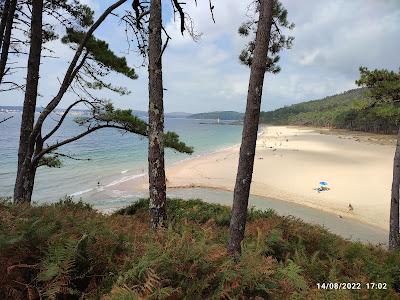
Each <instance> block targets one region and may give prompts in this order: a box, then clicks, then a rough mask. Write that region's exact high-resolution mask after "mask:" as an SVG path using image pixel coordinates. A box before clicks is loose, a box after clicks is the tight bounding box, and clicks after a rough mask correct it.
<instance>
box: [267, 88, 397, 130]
mask: <svg viewBox="0 0 400 300" xmlns="http://www.w3.org/2000/svg"><path fill="white" fill-rule="evenodd" d="M399 120H400V107H398V106H396V105H395V104H389V103H384V104H376V105H373V100H372V99H370V98H369V97H368V90H367V89H365V88H359V89H353V90H349V91H347V92H344V93H342V94H338V95H334V96H329V97H326V98H323V99H319V100H313V101H307V102H302V103H298V104H294V105H291V106H285V107H283V108H279V109H277V110H274V111H269V112H262V113H261V122H262V123H268V124H276V125H303V126H304V125H305V126H323V127H331V128H343V129H350V130H358V131H367V132H374V133H387V134H391V133H394V132H396V131H397V128H398V122H399Z"/></svg>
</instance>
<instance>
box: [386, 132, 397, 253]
mask: <svg viewBox="0 0 400 300" xmlns="http://www.w3.org/2000/svg"><path fill="white" fill-rule="evenodd" d="M399 187H400V128H399V131H398V134H397V145H396V152H395V154H394V160H393V181H392V197H391V202H390V226H389V227H390V229H389V250H395V249H398V248H399V247H400V245H399Z"/></svg>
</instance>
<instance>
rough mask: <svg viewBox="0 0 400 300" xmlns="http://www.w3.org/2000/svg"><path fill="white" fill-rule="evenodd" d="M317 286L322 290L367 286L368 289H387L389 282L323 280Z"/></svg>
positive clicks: (356, 288) (355, 288)
mask: <svg viewBox="0 0 400 300" xmlns="http://www.w3.org/2000/svg"><path fill="white" fill-rule="evenodd" d="M317 288H318V289H320V290H361V289H362V288H366V289H368V290H373V289H375V290H386V289H387V283H385V282H367V283H360V282H323V283H317Z"/></svg>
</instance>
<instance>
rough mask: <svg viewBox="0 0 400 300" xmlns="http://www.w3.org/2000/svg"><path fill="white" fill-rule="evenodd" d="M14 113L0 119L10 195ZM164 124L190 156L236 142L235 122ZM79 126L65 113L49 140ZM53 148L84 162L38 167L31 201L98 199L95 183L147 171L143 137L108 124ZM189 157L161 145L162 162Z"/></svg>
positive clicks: (1, 170)
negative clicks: (189, 149)
mask: <svg viewBox="0 0 400 300" xmlns="http://www.w3.org/2000/svg"><path fill="white" fill-rule="evenodd" d="M2 116H9V115H5V114H4V115H1V114H0V119H1V117H2ZM20 118H21V115H20V114H15V117H14V118H13V119H11V120H9V121H7V122H5V123H3V124H0V195H1V196H11V195H12V191H13V184H14V180H15V174H16V163H17V152H18V139H19V124H20ZM56 118H57V116H55V119H56ZM204 123H207V124H204ZM54 124H55V121H52V120H50V121H49V122H48V123H47V124H46V128H47V129H49V128H52V127H53V126H54ZM165 126H166V130H172V131H175V132H177V133H178V134H179V135H180V137H181V139H182V140H183V141H184V142H186V143H187V144H188V145H190V146H193V147H194V149H195V153H194V154H193V155H192V156H197V155H204V154H206V153H210V152H213V151H216V150H218V149H222V148H226V147H229V146H232V145H234V144H237V143H239V142H240V136H241V128H242V127H241V126H238V125H218V124H213V121H208V122H207V121H204V120H201V121H200V120H192V119H172V118H171V119H168V118H167V119H166V121H165ZM82 130H84V129H82V128H80V127H79V126H77V125H76V124H75V123H74V122H73V118H72V117H70V118H67V119H66V120H65V124H64V125H63V127H62V128H60V130H59V132H58V135H57V136H56V137H55V139H56V140H62V139H64V138H67V137H71V136H73V135H75V134H76V133H78V132H81V131H82ZM59 152H61V153H65V154H68V155H73V156H76V157H77V158H80V159H90V161H76V160H70V159H65V160H64V165H63V167H62V168H60V169H49V168H39V170H38V174H37V178H36V183H35V189H34V194H33V200H34V201H36V202H38V203H42V202H53V201H57V200H58V199H59V198H60V197H63V196H65V195H73V196H75V197H77V198H79V197H82V198H84V199H85V200H87V201H89V202H93V201H94V200H99V199H97V198H91V197H95V196H94V195H93V190H96V189H97V183H98V182H100V184H101V186H110V185H113V184H115V183H117V182H120V181H124V180H127V179H129V178H135V177H137V176H140V175H141V174H143V173H144V172H146V170H147V139H144V138H141V137H139V136H135V135H132V134H128V133H125V134H121V133H120V132H118V131H117V130H113V129H104V130H99V131H97V132H95V133H93V134H91V135H88V136H86V137H85V138H83V139H81V140H79V141H77V142H75V143H72V144H69V145H67V146H65V147H63V148H62V149H60V150H59ZM192 156H189V155H186V154H180V153H176V152H174V151H172V150H170V149H167V150H166V164H167V165H168V164H172V163H176V162H178V161H181V160H184V159H189V158H191V157H192ZM98 194H99V193H97V196H98ZM138 196H141V195H139V194H138V195H135V194H131V195H118V194H116V195H115V194H114V195H112V198H113V202H115V201H116V200H120V201H125V199H128V198H129V199H132V198H135V197H138ZM103 197H107V195H103ZM100 200H104V201H105V200H106V199H100ZM94 204H96V203H94ZM97 204H99V205H101V204H102V203H97ZM103 204H104V205H106V203H103Z"/></svg>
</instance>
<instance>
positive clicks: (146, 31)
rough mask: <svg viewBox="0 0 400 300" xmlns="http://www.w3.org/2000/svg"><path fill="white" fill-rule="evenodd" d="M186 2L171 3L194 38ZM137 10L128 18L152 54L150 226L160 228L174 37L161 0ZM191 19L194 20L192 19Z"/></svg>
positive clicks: (146, 51)
mask: <svg viewBox="0 0 400 300" xmlns="http://www.w3.org/2000/svg"><path fill="white" fill-rule="evenodd" d="M183 4H184V3H182V2H179V1H178V0H172V1H171V5H172V9H173V12H174V14H175V13H177V14H178V15H179V18H180V19H179V21H180V30H181V33H182V34H183V33H184V32H185V31H186V32H188V33H189V34H190V35H191V36H192V37H193V38H195V34H194V32H193V29H192V28H191V27H190V26H187V23H188V16H187V14H186V13H185V12H184V10H183V7H182V5H183ZM209 4H210V11H211V15H212V17H213V14H212V13H213V9H214V6H213V5H212V4H211V0H210V1H209ZM133 10H134V13H132V14H130V15H127V16H125V17H124V20H125V22H126V23H127V24H128V26H129V28H131V29H132V30H133V33H134V35H135V38H136V40H137V43H138V48H139V50H140V52H141V53H142V55H143V56H144V57H145V58H147V56H148V72H149V149H148V163H149V171H148V173H149V195H150V208H149V210H150V227H151V228H158V227H161V226H163V225H165V221H166V219H167V214H166V204H167V198H166V194H167V193H166V182H165V162H164V146H165V145H164V144H165V140H164V136H165V135H164V100H163V91H164V87H163V81H162V77H163V76H162V75H163V73H162V56H163V54H164V51H165V49H166V48H167V45H168V42H169V40H170V36H169V35H168V33H167V31H166V30H165V28H164V26H163V22H162V2H161V0H150V3H149V2H148V1H140V0H135V1H133ZM189 21H190V19H189ZM163 32H164V34H165V35H166V41H165V43H164V45H163V44H162V33H163Z"/></svg>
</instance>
